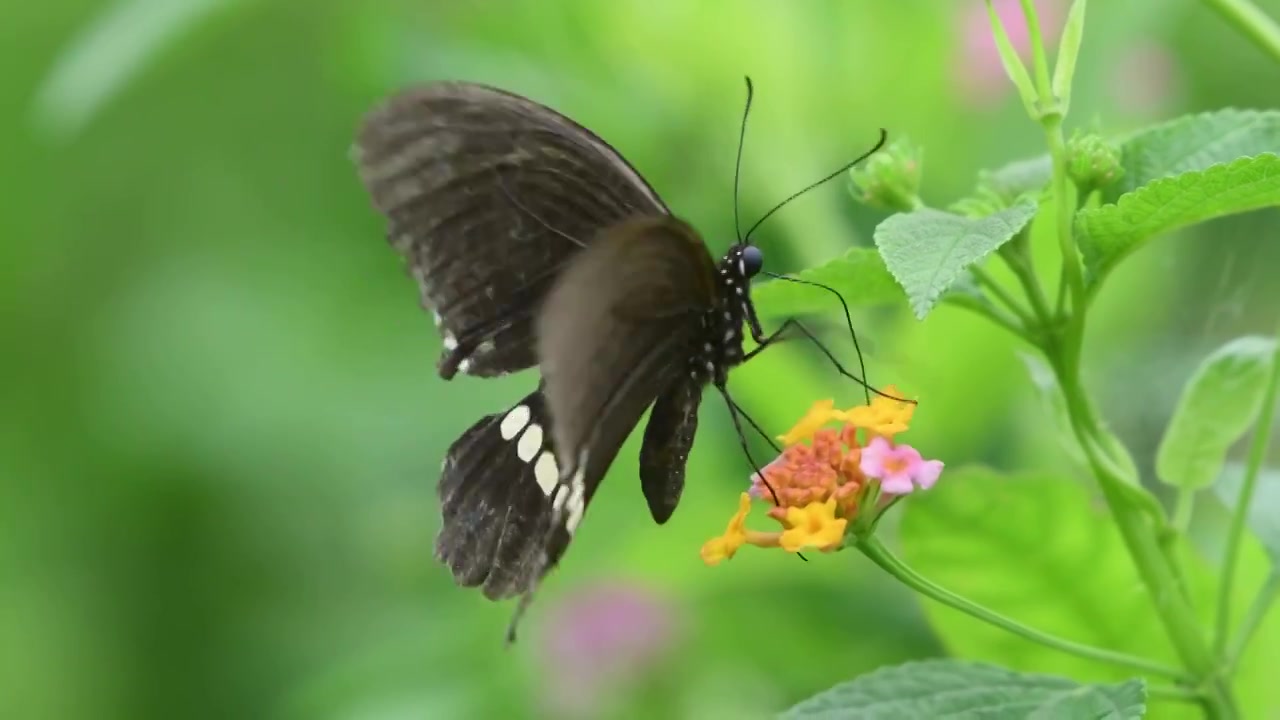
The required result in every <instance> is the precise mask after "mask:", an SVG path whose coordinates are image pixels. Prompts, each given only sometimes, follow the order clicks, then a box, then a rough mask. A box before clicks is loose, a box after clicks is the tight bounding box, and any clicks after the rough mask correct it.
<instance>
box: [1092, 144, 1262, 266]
mask: <svg viewBox="0 0 1280 720" xmlns="http://www.w3.org/2000/svg"><path fill="white" fill-rule="evenodd" d="M1276 205H1280V156H1277V155H1271V154H1266V155H1258V156H1256V157H1245V158H1239V159H1237V160H1235V161H1233V162H1229V163H1224V164H1221V165H1214V166H1212V167H1209V168H1207V169H1204V170H1193V171H1190V172H1185V173H1182V174H1181V175H1176V176H1173V177H1168V178H1164V179H1162V180H1156V181H1154V182H1151V183H1149V184H1147V185H1144V186H1143V187H1141V188H1139V189H1137V190H1134V191H1133V192H1131V193H1129V194H1127V195H1124V196H1122V197H1121V198H1120V200H1119V202H1117V203H1115V204H1112V205H1103V206H1101V207H1098V208H1093V209H1089V210H1083V211H1081V212H1079V213H1077V214H1076V221H1075V227H1076V233H1077V236H1078V237H1079V240H1080V249H1081V251H1082V252H1083V253H1084V258H1085V264H1086V265H1087V266H1088V268H1089V271H1090V272H1091V273H1092V275H1093V277H1094V278H1100V277H1102V276H1103V275H1105V274H1106V273H1107V271H1109V270H1110V269H1111V268H1112V267H1114V266H1115V265H1116V263H1117V262H1119V261H1120V260H1121V259H1123V258H1124V257H1125V256H1126V255H1128V254H1129V253H1131V252H1133V251H1134V250H1136V249H1138V247H1140V246H1141V245H1142V243H1144V242H1145V241H1147V240H1148V239H1150V238H1151V237H1153V236H1155V235H1159V234H1162V233H1167V232H1170V231H1172V230H1177V229H1179V228H1182V227H1186V226H1188V225H1193V224H1195V223H1199V222H1204V221H1206V220H1212V219H1214V218H1218V217H1223V216H1225V215H1232V214H1235V213H1241V212H1246V211H1249V210H1257V209H1259V208H1264V207H1272V206H1276Z"/></svg>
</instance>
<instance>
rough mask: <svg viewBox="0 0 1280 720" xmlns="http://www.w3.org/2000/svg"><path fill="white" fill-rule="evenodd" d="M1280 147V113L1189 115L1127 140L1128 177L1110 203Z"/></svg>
mask: <svg viewBox="0 0 1280 720" xmlns="http://www.w3.org/2000/svg"><path fill="white" fill-rule="evenodd" d="M1277 148H1280V111H1276V110H1266V111H1257V110H1236V109H1227V110H1219V111H1216V112H1211V113H1203V114H1200V115H1188V116H1186V117H1182V118H1178V119H1177V120H1173V121H1171V122H1167V123H1164V124H1161V125H1156V126H1154V127H1151V128H1147V129H1145V130H1141V131H1139V132H1137V133H1134V134H1133V135H1130V136H1128V137H1127V138H1124V139H1123V149H1124V177H1123V178H1122V179H1121V181H1120V182H1118V183H1116V185H1114V186H1112V187H1111V188H1109V189H1108V196H1107V197H1106V200H1107V202H1114V201H1115V200H1116V199H1117V198H1118V197H1119V196H1120V195H1123V194H1125V193H1128V192H1132V191H1133V190H1135V189H1137V188H1139V187H1142V186H1143V185H1146V184H1147V183H1149V182H1152V181H1153V180H1159V179H1160V178H1164V177H1169V176H1171V175H1180V174H1182V173H1186V172H1193V171H1197V170H1207V169H1209V168H1210V167H1212V166H1214V165H1218V164H1220V163H1227V162H1231V161H1233V160H1236V159H1238V158H1241V157H1252V156H1255V155H1261V154H1263V153H1274V152H1276V150H1277Z"/></svg>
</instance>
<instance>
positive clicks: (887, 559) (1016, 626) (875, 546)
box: [855, 535, 1187, 681]
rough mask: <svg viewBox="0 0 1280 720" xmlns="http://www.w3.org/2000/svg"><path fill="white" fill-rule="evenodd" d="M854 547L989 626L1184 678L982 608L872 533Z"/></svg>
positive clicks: (1168, 669)
mask: <svg viewBox="0 0 1280 720" xmlns="http://www.w3.org/2000/svg"><path fill="white" fill-rule="evenodd" d="M855 547H857V548H858V550H859V551H860V552H861V553H862V554H863V555H865V556H867V558H868V559H870V560H871V562H873V563H875V564H876V565H878V566H880V568H881V569H883V570H884V571H885V572H887V573H889V574H890V575H892V576H894V577H895V578H897V579H898V580H899V581H901V582H902V583H903V584H904V585H906V586H907V587H909V588H911V589H913V590H915V591H916V592H919V593H920V594H922V595H925V596H927V597H930V598H933V599H934V600H937V601H938V602H940V603H942V604H943V605H946V606H948V607H951V608H953V609H955V610H959V611H960V612H962V613H964V614H966V615H969V616H970V617H973V618H976V619H978V620H981V621H982V622H985V623H987V624H989V625H994V626H996V627H998V628H1001V629H1003V630H1007V631H1009V632H1011V633H1013V634H1014V635H1017V636H1019V637H1022V638H1025V639H1027V640H1030V641H1032V642H1035V643H1039V644H1041V645H1044V646H1046V647H1051V648H1053V649H1055V650H1060V651H1062V652H1065V653H1069V654H1071V655H1076V656H1078V657H1083V658H1088V659H1090V660H1097V661H1099V662H1105V663H1109V664H1112V665H1118V666H1121V667H1125V668H1129V669H1131V670H1138V671H1140V672H1144V673H1150V674H1152V675H1158V676H1160V677H1166V678H1170V679H1173V680H1175V681H1185V680H1187V676H1186V673H1185V672H1183V671H1182V670H1181V669H1179V668H1175V667H1173V666H1170V665H1165V664H1163V663H1159V662H1156V661H1154V660H1147V659H1146V658H1141V657H1137V656H1134V655H1128V654H1126V653H1121V652H1116V651H1114V650H1107V649H1105V648H1099V647H1093V646H1092V645H1084V644H1082V643H1078V642H1074V641H1072V640H1067V639H1064V638H1060V637H1058V636H1056V635H1050V634H1049V633H1046V632H1041V631H1040V630H1036V629H1034V628H1031V627H1027V626H1026V625H1023V624H1022V623H1019V622H1017V621H1015V620H1012V619H1010V618H1007V617H1005V616H1004V615H1001V614H999V613H997V612H995V611H994V610H990V609H988V608H986V607H983V606H982V605H979V604H978V603H975V602H973V601H972V600H969V599H968V598H965V597H962V596H960V595H957V594H955V593H953V592H951V591H950V590H947V589H945V588H943V587H941V586H939V585H936V584H934V583H933V582H932V581H930V580H928V579H926V578H925V577H924V576H922V575H920V574H919V573H917V572H916V571H915V570H913V569H912V568H911V567H909V566H908V565H907V564H906V563H904V562H903V561H902V560H901V559H900V558H898V557H897V556H896V555H894V554H893V553H892V552H890V551H889V549H888V548H887V547H885V546H884V544H883V543H882V542H880V540H879V539H878V538H876V537H875V536H874V535H872V536H869V537H863V538H859V539H858V540H857V541H856V543H855Z"/></svg>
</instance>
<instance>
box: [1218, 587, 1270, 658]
mask: <svg viewBox="0 0 1280 720" xmlns="http://www.w3.org/2000/svg"><path fill="white" fill-rule="evenodd" d="M1277 595H1280V572H1272V573H1271V574H1270V575H1268V576H1267V582H1266V584H1264V585H1263V586H1262V589H1261V590H1259V591H1258V594H1257V596H1256V597H1254V598H1253V603H1251V604H1250V605H1249V614H1247V615H1245V616H1244V622H1242V623H1240V629H1239V630H1237V631H1236V637H1235V639H1234V640H1232V642H1231V648H1230V649H1229V650H1228V651H1227V653H1226V655H1225V657H1224V658H1223V666H1224V667H1225V668H1226V671H1227V673H1228V674H1230V673H1233V672H1235V669H1236V665H1237V664H1239V662H1240V657H1241V656H1242V655H1244V651H1245V648H1247V647H1249V641H1250V640H1251V639H1253V634H1254V633H1255V632H1257V630H1258V626H1259V625H1261V624H1262V621H1263V619H1264V618H1266V617H1267V611H1268V610H1270V609H1271V604H1272V603H1273V602H1275V600H1276V596H1277Z"/></svg>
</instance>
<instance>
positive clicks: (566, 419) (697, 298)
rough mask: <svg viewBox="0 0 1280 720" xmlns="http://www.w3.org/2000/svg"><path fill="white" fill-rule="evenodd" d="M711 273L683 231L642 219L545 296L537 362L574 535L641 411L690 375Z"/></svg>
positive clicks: (578, 262)
mask: <svg viewBox="0 0 1280 720" xmlns="http://www.w3.org/2000/svg"><path fill="white" fill-rule="evenodd" d="M714 274H715V264H714V262H713V261H712V259H711V256H710V255H709V254H708V252H707V249H706V246H705V245H704V244H703V242H702V240H701V238H700V237H698V235H697V233H695V232H694V231H693V230H692V229H691V228H690V227H689V226H688V225H686V224H685V223H683V222H681V221H679V220H676V219H675V218H672V217H669V216H668V217H652V218H639V219H635V220H632V221H628V222H625V223H622V224H620V225H618V226H616V227H613V228H610V229H609V230H606V231H605V232H604V233H603V234H602V236H601V237H600V238H599V239H598V240H597V241H596V242H595V243H593V244H592V245H591V246H590V247H589V248H588V249H587V250H584V251H583V252H582V253H580V254H579V255H578V256H577V257H576V258H574V260H573V262H572V264H571V265H570V266H569V267H568V268H566V269H565V271H564V273H563V274H562V275H561V277H560V279H559V280H558V281H557V283H556V286H555V287H554V288H553V289H552V291H551V293H550V294H549V295H548V296H547V300H546V303H545V305H544V306H543V308H542V310H541V312H540V313H539V316H538V324H537V327H538V356H539V362H540V366H541V369H542V374H543V382H544V383H545V395H546V400H547V406H548V411H549V413H550V416H551V424H552V436H553V437H554V438H555V440H556V453H557V459H558V462H559V466H560V473H561V480H562V482H567V483H568V485H567V487H568V488H569V492H570V495H569V496H568V499H567V502H566V504H565V509H564V523H565V526H566V527H567V529H568V530H569V531H570V532H571V533H572V532H573V531H574V530H575V529H576V528H577V525H578V523H579V522H580V521H581V519H582V514H583V512H584V511H585V506H586V503H588V502H590V500H591V497H592V495H593V494H594V493H595V490H596V488H597V487H598V486H599V484H600V481H601V479H602V478H603V477H604V473H605V471H606V470H607V469H608V467H609V465H610V464H611V463H612V462H613V460H614V457H615V456H616V455H617V453H618V450H619V448H620V447H621V446H622V443H623V442H624V441H625V440H626V438H627V436H628V435H630V433H631V431H632V430H633V429H634V428H635V426H636V424H637V423H638V422H639V420H640V417H641V416H642V415H643V413H644V411H645V410H646V409H647V408H648V407H649V406H650V405H652V404H653V403H654V401H655V400H656V399H657V398H658V396H659V395H660V394H661V393H662V392H663V391H664V390H666V389H667V388H668V387H670V385H671V383H672V381H673V379H674V378H676V377H680V376H687V374H688V372H687V369H686V368H687V366H688V365H689V362H690V357H691V356H692V355H691V353H694V351H695V349H696V348H697V347H698V346H699V345H700V342H701V338H702V337H703V335H704V321H705V316H706V314H707V312H708V310H710V309H711V308H712V307H713V305H714V302H715V285H714ZM553 505H554V503H553ZM668 514H669V513H668Z"/></svg>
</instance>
